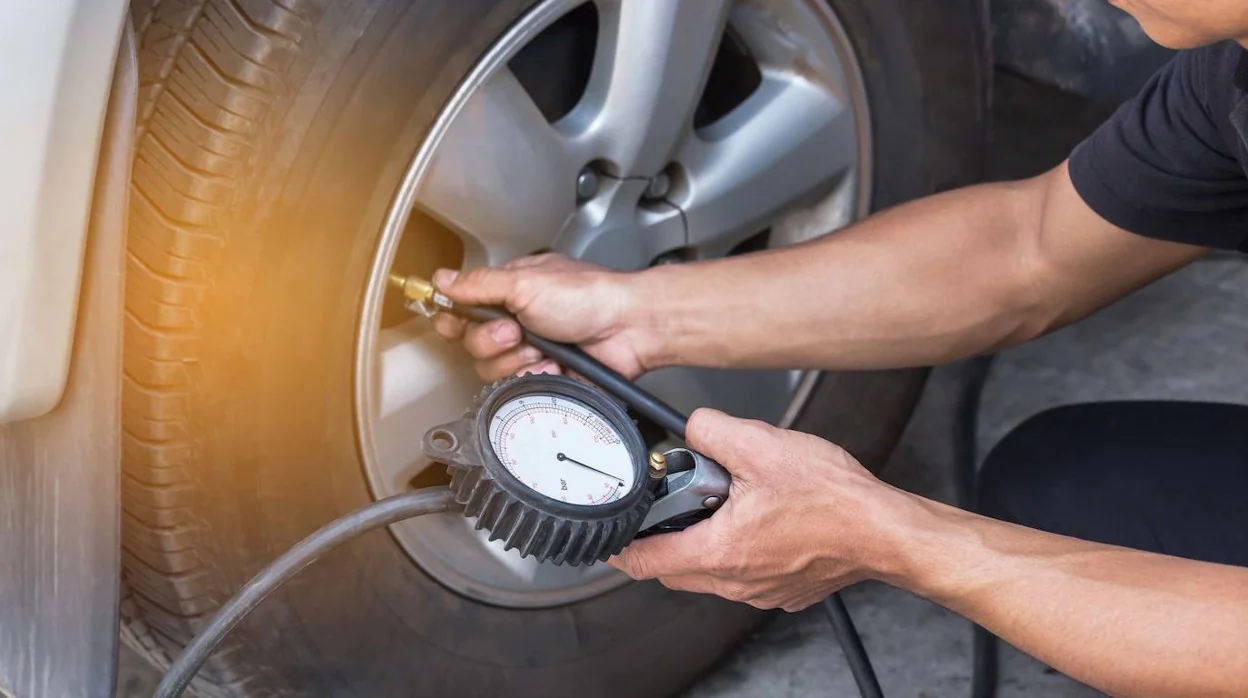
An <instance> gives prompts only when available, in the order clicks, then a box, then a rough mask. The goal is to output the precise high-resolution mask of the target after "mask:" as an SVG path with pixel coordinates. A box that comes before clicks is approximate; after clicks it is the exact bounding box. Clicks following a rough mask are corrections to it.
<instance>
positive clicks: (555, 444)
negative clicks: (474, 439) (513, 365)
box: [490, 393, 636, 506]
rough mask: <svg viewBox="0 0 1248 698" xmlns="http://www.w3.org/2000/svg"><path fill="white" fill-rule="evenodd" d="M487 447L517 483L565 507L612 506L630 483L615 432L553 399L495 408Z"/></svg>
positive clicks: (630, 471) (546, 396)
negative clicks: (491, 448) (567, 505)
mask: <svg viewBox="0 0 1248 698" xmlns="http://www.w3.org/2000/svg"><path fill="white" fill-rule="evenodd" d="M490 445H491V446H493V448H494V453H495V455H497V456H498V459H499V461H501V462H502V464H503V467H505V468H507V470H508V471H509V472H510V473H511V474H512V475H514V476H515V477H516V479H517V480H519V481H520V482H522V483H524V484H525V485H527V486H528V487H530V488H532V489H533V490H536V491H537V492H540V493H541V494H544V495H546V496H547V497H550V498H551V499H555V500H558V501H561V502H567V503H568V504H577V505H581V506H597V505H602V504H608V503H610V502H614V501H616V500H617V499H620V498H621V497H623V496H624V495H626V494H628V493H629V492H630V491H632V489H633V484H634V482H635V481H636V472H635V471H634V468H633V459H632V456H631V455H630V454H629V452H628V446H626V445H625V443H624V439H623V437H622V436H621V434H620V433H619V431H617V430H616V428H615V427H614V426H612V425H611V423H610V422H608V421H607V420H606V419H604V418H603V417H602V416H601V415H600V414H599V413H598V412H597V411H596V410H593V409H590V408H589V407H587V406H586V405H585V404H584V403H581V402H579V401H577V400H573V399H572V398H569V397H564V396H562V395H556V394H554V393H528V394H526V395H522V396H518V397H513V398H511V399H510V400H507V401H506V402H504V403H502V404H501V405H499V407H498V409H497V410H495V412H494V415H493V417H491V418H490Z"/></svg>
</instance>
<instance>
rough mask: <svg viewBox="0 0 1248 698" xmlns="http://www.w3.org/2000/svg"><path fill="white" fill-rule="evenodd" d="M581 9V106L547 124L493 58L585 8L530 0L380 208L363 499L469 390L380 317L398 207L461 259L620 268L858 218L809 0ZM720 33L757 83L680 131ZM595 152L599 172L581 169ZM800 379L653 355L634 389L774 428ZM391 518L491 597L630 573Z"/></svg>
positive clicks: (365, 331)
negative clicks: (434, 224) (530, 258)
mask: <svg viewBox="0 0 1248 698" xmlns="http://www.w3.org/2000/svg"><path fill="white" fill-rule="evenodd" d="M589 1H590V2H592V3H593V4H594V5H595V8H596V11H597V22H598V40H597V49H596V53H595V56H594V64H593V66H592V68H591V69H590V72H589V78H588V84H587V86H586V88H585V90H584V93H583V95H582V96H581V97H580V100H579V102H578V103H577V106H576V107H575V108H573V109H572V110H571V111H570V112H569V113H568V114H567V115H565V116H562V117H561V118H559V119H558V120H556V121H555V122H554V123H551V122H550V121H548V120H547V119H546V117H545V116H544V115H543V113H542V112H541V111H540V110H539V109H538V107H537V106H536V105H535V103H534V101H533V98H532V97H530V95H529V93H528V92H527V91H526V89H525V88H524V87H523V86H522V85H521V83H520V81H519V80H518V79H517V77H516V76H515V74H514V73H513V71H512V70H511V69H510V68H509V66H508V63H509V61H511V60H512V58H513V57H514V56H516V54H517V53H519V52H520V50H521V49H522V48H523V47H525V46H526V45H527V44H529V42H531V41H533V40H534V38H535V37H537V36H538V35H540V34H541V33H542V31H543V30H545V29H546V28H548V27H549V26H550V25H551V24H553V23H554V22H556V21H557V20H558V19H559V18H560V17H563V16H564V15H566V14H567V13H568V12H570V11H572V10H573V9H575V8H576V7H577V6H579V5H582V4H584V2H585V0H545V1H544V2H540V3H539V4H538V5H537V6H536V7H535V8H534V9H533V10H531V11H530V12H529V13H528V14H526V15H525V16H524V17H523V18H522V19H521V20H520V21H519V22H517V23H516V24H515V25H514V26H513V27H512V28H511V29H510V30H509V31H508V33H507V34H506V35H505V36H503V37H502V38H501V39H500V40H499V41H498V42H497V43H496V44H495V45H494V46H493V48H492V49H491V50H490V52H489V53H488V54H487V55H485V56H484V57H483V58H482V59H481V60H480V62H479V63H478V64H477V65H476V67H475V68H474V69H473V71H472V72H471V73H470V74H469V76H468V77H467V78H466V79H465V81H464V82H463V84H462V85H461V86H460V87H459V88H458V90H457V92H456V93H455V95H454V96H453V97H452V99H451V100H450V101H449V102H448V104H447V106H446V107H445V108H444V110H443V112H442V114H441V115H440V117H439V118H438V120H437V122H436V123H435V125H434V128H433V130H432V132H431V134H430V136H429V137H428V139H427V140H426V142H425V143H424V145H423V146H422V148H421V149H420V151H419V152H418V153H417V156H416V158H415V159H414V161H413V162H412V164H411V166H410V167H409V169H408V171H407V175H406V177H405V179H404V183H403V186H402V188H401V189H400V191H399V193H398V195H397V196H396V198H395V200H394V202H393V204H392V206H391V209H390V213H389V216H388V218H387V222H386V226H385V229H384V230H383V234H382V238H381V242H380V244H379V247H378V251H377V255H376V257H375V259H374V263H373V268H372V272H371V277H370V280H369V285H368V289H367V292H366V297H365V305H364V311H363V313H362V317H361V324H360V329H359V334H358V346H357V358H356V365H357V375H356V414H357V422H358V431H359V437H360V450H361V454H362V457H363V461H364V467H365V471H366V475H367V477H368V481H369V483H370V486H371V488H372V491H373V494H374V496H376V497H378V498H381V497H385V496H389V495H393V494H396V493H398V492H401V491H405V490H408V489H410V487H411V484H410V483H411V482H412V481H413V479H414V478H415V477H416V476H417V475H419V474H420V473H421V471H422V470H424V469H426V468H428V467H430V466H431V464H430V463H429V462H428V461H427V460H426V459H424V457H423V456H422V455H421V451H420V439H421V436H422V435H423V432H424V430H425V429H427V428H428V427H429V426H430V425H433V424H436V423H439V422H444V421H448V420H450V419H454V418H455V417H457V416H458V415H459V414H460V413H461V411H462V410H463V409H464V407H465V406H466V405H468V404H469V403H470V401H471V399H472V398H473V396H474V395H475V394H476V392H477V391H478V390H479V389H480V387H481V383H480V381H479V379H477V378H476V377H475V375H474V374H473V372H472V367H471V365H470V363H469V362H468V360H467V358H466V355H465V354H464V353H463V350H462V349H461V348H459V347H454V346H450V345H448V344H446V343H445V342H442V341H441V340H439V339H437V338H436V337H435V336H434V335H433V334H432V333H431V332H430V331H429V329H428V326H427V324H426V323H425V321H423V320H421V319H414V320H412V321H410V322H407V323H404V324H400V325H398V326H393V327H386V328H384V329H382V326H381V317H382V309H383V306H384V304H385V296H386V279H387V276H388V274H389V272H390V269H391V266H392V265H393V263H394V260H395V257H396V254H397V250H398V249H399V244H400V240H401V238H402V237H403V235H404V232H405V231H406V230H407V224H408V220H409V218H410V217H411V215H412V213H413V210H419V211H420V212H421V213H422V214H424V215H428V216H431V217H432V218H433V219H435V220H437V221H439V222H440V223H442V224H443V225H445V226H446V227H447V228H449V229H450V230H452V231H453V232H454V233H455V234H456V235H457V236H458V237H459V238H460V239H461V240H462V242H463V247H464V266H465V267H471V266H478V265H484V264H500V263H502V262H506V261H507V260H510V259H513V258H515V257H518V256H522V255H526V254H529V253H532V252H534V251H536V250H540V249H555V250H559V251H562V252H565V253H567V254H569V255H572V256H576V257H580V258H583V259H589V260H591V261H594V262H597V263H600V264H606V265H609V266H613V267H616V268H622V269H638V268H642V267H644V266H646V265H647V264H650V263H652V262H654V261H655V260H661V259H663V258H664V257H665V255H668V254H671V253H674V254H676V255H679V256H681V257H682V258H688V257H690V256H692V257H696V258H709V257H719V256H723V255H724V254H727V253H729V251H731V250H732V249H733V248H735V247H736V246H737V245H738V244H740V243H742V242H743V241H745V240H747V239H750V238H752V237H754V236H755V235H756V234H758V233H759V232H760V231H763V230H766V229H770V234H769V236H768V238H767V240H768V245H769V246H773V247H774V246H781V245H787V244H792V243H795V242H800V241H803V240H807V239H810V238H812V237H815V236H817V235H819V234H821V233H824V232H827V231H829V230H835V229H837V228H840V227H843V226H845V225H847V224H848V223H850V222H852V221H853V220H855V219H857V218H859V217H861V216H862V215H864V214H865V213H866V211H867V207H868V204H869V201H870V191H869V189H870V181H871V172H870V162H871V157H870V120H869V118H868V113H867V106H866V96H865V88H864V86H863V84H862V77H861V74H860V72H859V69H858V66H857V63H856V60H855V58H854V54H853V52H852V48H851V46H850V43H849V40H848V37H847V36H846V34H845V31H844V29H843V28H842V27H841V25H840V23H839V21H838V20H837V19H836V17H835V16H834V15H833V14H832V13H831V11H830V9H829V8H828V7H827V5H826V4H825V3H824V2H823V1H822V0H735V1H732V0H681V1H680V2H657V1H656V2H645V1H643V0H589ZM725 27H727V31H730V32H731V33H732V36H733V38H734V40H735V41H737V42H739V43H740V44H741V45H743V46H744V47H745V48H746V50H748V52H749V55H750V56H751V57H752V59H753V60H754V61H755V62H756V63H757V67H758V69H759V77H760V79H759V81H758V85H757V86H756V87H755V88H754V89H753V91H752V92H751V93H750V94H749V96H748V97H745V99H744V101H742V102H741V103H740V104H737V105H735V106H734V107H733V108H732V109H731V111H729V112H728V113H727V115H725V116H723V117H721V118H718V119H717V120H715V121H713V122H711V123H709V124H707V125H704V126H701V127H700V128H697V129H695V128H694V113H695V109H696V108H697V106H698V103H699V100H700V99H701V97H702V94H703V90H704V87H705V85H706V84H707V80H708V75H709V73H710V72H711V67H712V63H713V61H714V60H715V56H716V53H717V50H718V47H719V44H720V42H721V39H723V37H724V36H725ZM589 165H593V166H594V169H593V170H592V172H590V174H592V176H593V179H594V180H596V181H591V180H589V179H588V177H587V176H585V175H586V167H587V166H589ZM661 179H666V182H664V181H658V180H661ZM647 190H649V192H648V193H649V196H647ZM587 194H588V195H587ZM656 194H658V195H659V196H657V197H656V196H655V195H656ZM745 320H746V321H748V319H745ZM814 378H815V375H814V374H803V373H799V372H781V371H750V372H733V373H731V374H728V373H727V372H722V371H709V370H692V369H667V370H664V371H659V372H656V373H655V374H652V375H649V376H646V377H645V378H644V379H643V382H644V383H646V384H647V385H648V386H649V387H650V388H651V389H652V390H654V391H655V392H657V393H659V394H660V395H662V396H663V397H665V398H666V399H668V400H670V401H671V402H672V403H673V404H674V405H676V406H677V407H678V408H680V409H683V410H691V409H692V408H694V407H697V406H701V405H710V406H715V407H719V408H721V409H725V410H727V411H729V412H731V413H734V414H737V415H741V416H748V417H756V418H761V419H767V420H769V421H773V422H778V423H781V424H788V423H791V421H792V419H793V418H794V417H795V416H796V414H797V412H798V410H800V408H801V406H802V405H803V404H804V402H805V401H806V399H807V398H808V397H809V394H810V391H811V388H812V386H813V381H814ZM391 530H392V533H393V534H394V536H395V538H396V539H397V540H398V542H399V543H400V544H401V545H402V547H403V548H404V549H405V550H406V551H407V553H408V554H409V555H410V556H411V557H412V559H413V560H414V561H415V562H416V563H417V564H418V565H420V567H421V568H422V569H423V570H424V571H425V572H427V573H429V574H430V575H431V576H433V577H434V578H435V579H437V580H438V581H439V582H441V583H442V584H444V585H445V586H447V587H448V588H450V589H452V590H453V591H456V592H457V593H460V594H463V595H465V596H467V597H470V598H474V599H477V600H479V601H483V602H485V603H490V604H495V605H500V606H507V607H515V608H535V607H548V606H555V605H560V604H566V603H571V602H574V601H577V600H580V599H584V598H587V597H590V596H593V595H596V594H599V593H602V592H604V591H607V590H609V589H612V588H614V587H616V586H618V585H620V584H622V583H624V582H626V581H627V580H626V579H625V578H624V577H623V576H622V575H619V574H617V573H615V572H613V571H612V570H610V569H609V568H607V567H606V566H603V565H595V566H592V567H587V568H568V567H559V566H554V565H550V564H543V565H538V564H535V563H533V562H531V561H530V560H524V559H521V558H520V557H519V556H518V555H516V554H515V553H514V552H505V551H503V550H502V548H501V545H500V544H498V543H490V542H488V541H486V539H485V537H484V536H483V535H482V534H481V533H480V532H477V531H474V530H473V529H472V526H471V522H469V521H468V520H466V519H464V518H463V517H461V516H458V515H445V516H440V517H425V518H423V519H419V520H416V521H411V522H406V523H403V524H399V525H396V526H394V527H392V529H391Z"/></svg>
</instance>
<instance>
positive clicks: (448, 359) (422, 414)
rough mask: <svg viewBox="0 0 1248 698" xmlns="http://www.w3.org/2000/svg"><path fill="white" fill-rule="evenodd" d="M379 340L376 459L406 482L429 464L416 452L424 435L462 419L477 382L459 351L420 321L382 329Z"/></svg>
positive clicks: (392, 475)
mask: <svg viewBox="0 0 1248 698" xmlns="http://www.w3.org/2000/svg"><path fill="white" fill-rule="evenodd" d="M378 340H379V341H378V358H379V362H378V363H379V369H380V370H379V371H378V375H377V385H378V387H379V391H378V393H377V395H378V405H377V414H378V415H379V419H378V420H377V423H376V426H375V429H376V433H375V434H374V441H375V443H376V444H377V448H378V453H377V461H378V463H379V464H380V466H381V468H382V469H383V470H384V471H385V472H386V474H387V476H388V477H389V478H390V479H391V480H392V481H393V482H395V483H396V484H405V483H406V482H408V481H410V480H411V478H413V477H415V476H416V475H417V474H419V473H420V472H421V471H422V470H424V469H425V468H426V467H428V466H429V465H430V462H429V460H428V459H427V458H425V456H424V452H423V451H422V450H421V439H422V438H423V437H424V435H425V431H426V430H427V429H429V428H430V427H432V426H435V425H437V424H441V423H444V422H449V421H453V420H454V419H456V418H458V417H459V416H461V415H462V414H463V408H464V405H467V404H469V403H470V402H471V400H472V396H473V394H474V393H475V392H476V391H477V390H478V389H479V388H480V386H481V382H480V380H479V379H478V378H477V377H476V374H474V373H473V372H472V370H471V366H470V365H469V364H468V362H467V361H465V360H464V355H463V350H462V349H460V348H459V347H455V346H452V345H451V344H449V343H447V342H444V341H442V340H440V339H438V338H437V336H436V335H434V334H433V332H431V331H429V329H428V323H427V322H426V321H424V320H423V319H422V320H413V321H412V322H409V323H407V324H404V325H400V326H399V327H394V328H391V329H387V330H384V331H382V332H381V334H380V336H379V338H378Z"/></svg>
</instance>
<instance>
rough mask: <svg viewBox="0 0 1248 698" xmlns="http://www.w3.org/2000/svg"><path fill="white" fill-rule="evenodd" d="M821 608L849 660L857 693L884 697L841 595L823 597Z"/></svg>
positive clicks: (865, 696) (869, 696)
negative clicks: (856, 685)
mask: <svg viewBox="0 0 1248 698" xmlns="http://www.w3.org/2000/svg"><path fill="white" fill-rule="evenodd" d="M823 610H824V611H825V612H826V613H827V614H828V620H829V621H831V622H832V631H833V632H834V633H835V634H836V641H837V642H839V643H840V644H841V650H842V651H843V652H844V653H845V660H846V661H848V662H849V671H850V673H852V674H853V675H854V683H856V684H858V694H859V695H861V696H862V698H884V692H883V691H882V690H880V680H879V679H878V678H876V676H875V667H873V666H871V657H870V656H868V655H867V648H865V647H863V646H862V637H861V636H860V635H859V634H858V628H856V627H854V619H853V618H852V617H850V615H849V609H848V608H846V607H845V601H844V600H843V599H842V598H841V595H840V594H833V595H831V596H829V597H828V598H826V599H824V600H823Z"/></svg>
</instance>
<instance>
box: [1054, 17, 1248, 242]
mask: <svg viewBox="0 0 1248 698" xmlns="http://www.w3.org/2000/svg"><path fill="white" fill-rule="evenodd" d="M1069 168H1070V177H1071V180H1072V181H1073V182H1074V185H1075V189H1076V190H1077V191H1078V192H1079V195H1080V196H1081V197H1082V198H1083V200H1084V201H1085V202H1087V204H1088V206H1090V207H1091V208H1092V209H1093V210H1094V211H1096V212H1097V214H1099V215H1100V216H1101V217H1103V218H1104V219H1105V220H1107V221H1109V222H1110V223H1113V224H1114V225H1117V226H1119V227H1121V228H1124V229H1126V230H1129V231H1131V232H1134V233H1138V234H1140V235H1146V236H1148V237H1153V238H1160V239H1163V240H1173V241H1176V242H1184V243H1189V244H1194V245H1201V246H1205V247H1215V248H1221V249H1239V250H1242V251H1245V252H1248V52H1246V51H1245V50H1244V49H1243V48H1242V47H1241V46H1239V45H1238V44H1236V43H1233V42H1228V43H1224V44H1217V45H1215V46H1210V47H1207V48H1202V49H1197V50H1193V51H1184V52H1181V53H1179V54H1178V55H1177V56H1175V58H1174V59H1173V60H1172V61H1171V62H1170V63H1168V64H1167V65H1166V66H1165V67H1164V68H1162V69H1161V71H1159V72H1158V73H1157V75H1155V76H1154V77H1153V78H1152V80H1150V81H1149V82H1148V84H1147V85H1145V87H1144V89H1143V90H1141V91H1140V94H1139V95H1138V96H1136V97H1135V99H1133V100H1132V101H1130V102H1128V103H1127V104H1124V105H1123V106H1122V107H1121V108H1120V109H1119V110H1118V111H1117V113H1115V114H1114V116H1113V117H1112V118H1111V119H1110V120H1109V121H1108V122H1106V123H1105V124H1104V125H1103V126H1101V127H1100V128H1099V129H1097V131H1096V132H1095V133H1093V134H1092V136H1090V137H1089V138H1088V139H1087V140H1086V141H1084V142H1083V143H1082V144H1080V145H1079V147H1078V148H1076V149H1075V151H1074V153H1072V154H1071V156H1070V163H1069Z"/></svg>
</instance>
